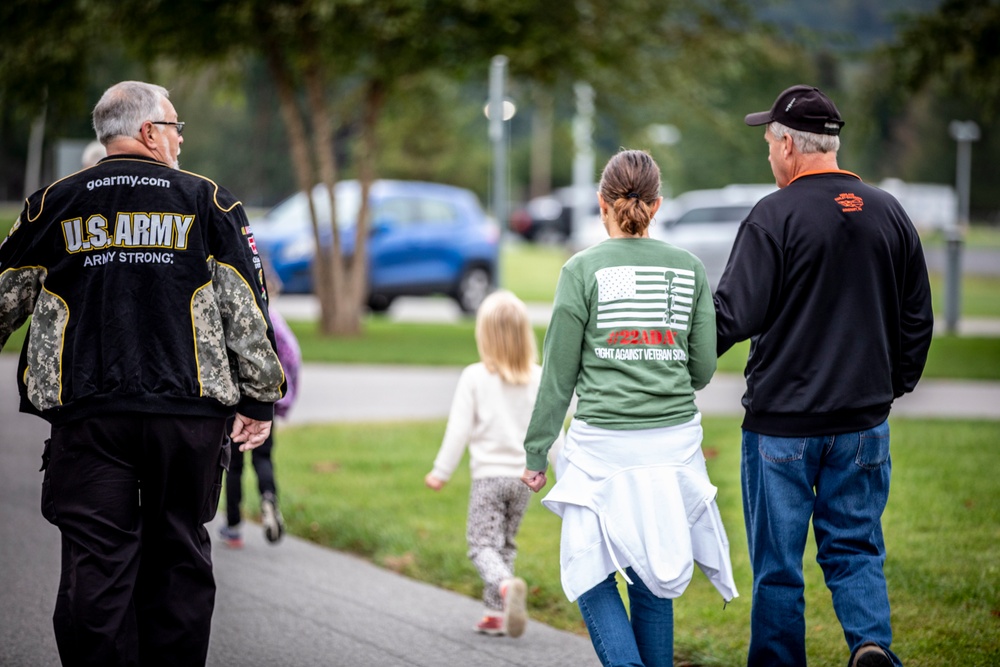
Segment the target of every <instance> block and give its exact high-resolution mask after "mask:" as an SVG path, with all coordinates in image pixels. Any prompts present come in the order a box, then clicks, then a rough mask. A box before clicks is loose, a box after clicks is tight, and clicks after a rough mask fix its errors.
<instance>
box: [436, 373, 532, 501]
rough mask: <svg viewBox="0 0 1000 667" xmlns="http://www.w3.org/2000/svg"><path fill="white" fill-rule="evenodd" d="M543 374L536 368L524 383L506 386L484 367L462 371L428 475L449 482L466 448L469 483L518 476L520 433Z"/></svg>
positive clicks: (521, 454)
mask: <svg viewBox="0 0 1000 667" xmlns="http://www.w3.org/2000/svg"><path fill="white" fill-rule="evenodd" d="M541 376H542V369H541V367H540V366H538V365H535V366H534V368H533V369H532V373H531V379H530V380H529V382H528V383H527V384H523V385H514V384H508V383H506V382H504V381H503V380H502V379H501V378H500V376H499V375H496V374H494V373H491V372H490V371H488V370H487V369H486V365H485V364H483V363H482V362H479V363H475V364H472V365H471V366H468V367H466V368H465V370H463V371H462V375H461V377H460V378H459V380H458V387H457V388H456V389H455V397H454V399H453V400H452V403H451V412H450V414H449V415H448V428H447V429H446V430H445V434H444V440H443V441H442V443H441V449H440V451H439V452H438V455H437V458H436V459H434V470H433V472H432V474H433V475H434V476H435V477H437V478H439V479H441V480H445V481H447V480H448V479H450V478H451V475H452V473H454V472H455V468H456V467H458V464H459V462H460V461H461V460H462V454H463V453H464V452H465V448H466V447H468V448H469V467H470V469H471V472H472V477H473V479H476V478H483V477H520V476H521V475H522V474H523V473H524V461H525V453H524V434H525V433H526V432H527V430H528V422H529V421H530V420H531V411H532V410H533V409H534V407H535V398H536V397H537V395H538V382H539V380H540V379H541Z"/></svg>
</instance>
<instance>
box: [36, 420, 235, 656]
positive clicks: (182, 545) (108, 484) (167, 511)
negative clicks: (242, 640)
mask: <svg viewBox="0 0 1000 667" xmlns="http://www.w3.org/2000/svg"><path fill="white" fill-rule="evenodd" d="M225 423H226V420H225V419H223V418H206V417H167V416H155V415H138V414H119V415H111V416H105V417H100V418H91V419H84V420H79V421H75V422H71V423H69V424H65V425H61V426H53V427H52V438H51V440H50V441H49V442H48V444H47V447H46V459H47V465H46V470H45V477H44V480H43V482H42V514H44V515H45V518H47V519H48V520H49V521H51V522H52V523H53V524H55V525H56V526H57V527H58V528H59V531H60V532H61V533H62V577H61V579H60V582H59V593H58V596H57V598H56V607H55V613H54V615H53V625H54V627H55V635H56V644H57V645H58V647H59V656H60V658H61V660H62V663H63V665H67V666H69V665H72V666H77V665H102V666H118V665H140V664H141V665H143V667H148V666H149V665H195V666H197V665H204V664H205V660H206V657H207V654H208V640H209V632H210V629H211V622H212V611H213V609H214V606H215V579H214V577H213V575H212V549H211V544H210V542H209V537H208V531H207V530H206V529H205V526H204V524H205V523H206V522H207V521H209V520H211V519H212V517H213V516H214V515H215V512H216V510H217V508H218V502H219V496H220V494H221V491H222V471H223V468H224V467H225V465H227V464H228V454H229V451H228V449H227V447H226V440H225Z"/></svg>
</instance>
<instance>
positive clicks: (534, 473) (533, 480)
mask: <svg viewBox="0 0 1000 667" xmlns="http://www.w3.org/2000/svg"><path fill="white" fill-rule="evenodd" d="M521 481H522V482H524V483H525V484H527V485H528V488H529V489H531V490H532V491H534V492H535V493H538V492H539V491H541V490H542V487H543V486H545V484H546V482H548V481H549V480H548V478H547V477H546V476H545V471H544V470H528V469H527V468H525V470H524V474H523V475H521Z"/></svg>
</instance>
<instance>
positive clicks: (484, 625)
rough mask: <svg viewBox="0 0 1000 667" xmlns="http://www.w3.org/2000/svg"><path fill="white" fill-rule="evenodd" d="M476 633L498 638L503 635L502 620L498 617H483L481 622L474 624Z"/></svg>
mask: <svg viewBox="0 0 1000 667" xmlns="http://www.w3.org/2000/svg"><path fill="white" fill-rule="evenodd" d="M476 632H479V633H481V634H484V635H493V636H494V637H500V636H502V635H504V634H505V633H504V627H503V618H502V617H500V616H483V618H482V620H480V621H479V622H478V623H476Z"/></svg>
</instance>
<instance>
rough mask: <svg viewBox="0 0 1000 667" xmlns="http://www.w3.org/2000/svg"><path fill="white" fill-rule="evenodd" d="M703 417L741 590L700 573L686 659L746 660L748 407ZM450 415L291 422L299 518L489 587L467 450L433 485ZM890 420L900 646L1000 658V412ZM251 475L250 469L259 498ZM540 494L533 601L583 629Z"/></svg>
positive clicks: (822, 622) (822, 617)
mask: <svg viewBox="0 0 1000 667" xmlns="http://www.w3.org/2000/svg"><path fill="white" fill-rule="evenodd" d="M704 426H705V441H704V449H705V452H706V455H707V457H708V458H709V473H710V475H711V477H712V481H713V483H714V484H715V485H716V486H718V487H719V489H720V495H719V505H720V509H721V511H722V515H723V520H724V523H725V526H726V529H727V531H728V533H729V538H730V541H731V544H732V550H731V553H732V560H733V566H734V572H735V576H736V582H737V586H738V587H739V589H740V591H741V597H740V598H739V599H737V600H735V601H734V602H733V603H731V604H730V605H729V606H728V608H726V609H725V610H723V604H722V598H721V597H720V596H719V594H718V593H717V592H716V591H715V589H714V588H713V587H712V586H711V584H709V583H708V580H707V579H706V578H705V577H704V576H703V575H702V574H701V573H700V572H697V573H696V574H695V579H694V581H693V582H692V584H691V586H690V587H689V588H688V590H687V592H685V594H684V595H683V596H682V597H681V598H680V599H679V600H678V601H677V603H676V605H675V614H676V643H677V655H678V662H679V664H680V660H681V658H683V659H685V660H689V661H691V664H694V665H733V666H735V665H739V664H743V662H744V660H745V650H746V644H747V638H748V632H749V611H750V594H751V573H750V568H749V564H748V558H747V554H746V539H745V534H744V531H743V516H742V509H741V500H740V486H739V484H740V482H739V456H740V453H739V420H738V419H734V418H706V419H705V421H704ZM444 427H445V423H444V421H440V420H437V421H430V422H412V423H403V422H397V423H378V424H357V425H330V426H308V427H280V426H279V431H278V433H277V443H278V445H277V447H276V449H275V454H274V458H275V462H276V469H277V473H278V483H279V488H280V493H281V497H282V507H283V512H284V515H285V519H286V520H287V521H288V525H289V529H290V531H291V533H293V534H295V535H297V536H300V537H305V538H308V539H310V540H312V541H315V542H317V543H319V544H322V545H324V546H328V547H333V548H337V549H342V550H347V551H350V552H353V553H356V554H359V555H362V556H365V557H367V558H369V559H371V560H372V561H374V562H375V563H377V564H379V565H380V566H383V567H387V568H390V569H393V570H395V571H398V572H401V573H402V574H405V575H406V576H409V577H413V578H416V579H420V580H423V581H427V582H430V583H433V584H435V585H438V586H443V587H446V588H450V589H452V590H455V591H458V592H460V593H463V594H465V595H468V596H471V597H478V596H479V595H480V591H481V589H480V582H479V578H478V576H477V574H476V572H475V569H474V568H473V567H472V565H471V563H469V561H468V559H467V558H466V555H465V552H466V544H465V516H466V507H467V502H468V491H469V475H468V469H467V463H466V462H465V461H463V463H462V465H461V466H460V467H459V470H458V471H457V472H456V474H455V476H454V477H453V479H452V481H451V482H450V483H449V484H448V485H446V486H445V488H444V489H443V490H442V491H441V492H440V493H434V492H432V491H430V490H429V489H427V488H425V487H424V485H423V476H424V475H425V474H426V473H427V472H428V471H429V470H430V468H431V464H432V462H433V460H434V456H435V454H436V453H437V449H438V447H439V446H440V442H441V437H442V435H443V433H444ZM892 429H893V444H892V448H893V450H892V456H893V489H892V497H891V498H890V501H889V507H888V509H887V511H886V514H885V520H884V526H885V535H886V542H887V545H888V554H889V557H888V561H887V564H886V574H887V578H888V582H889V591H890V597H891V599H892V604H893V621H894V625H895V633H896V643H895V645H894V648H895V649H896V651H897V653H899V655H900V656H901V657H902V659H903V661H904V662H905V663H906V664H907V665H910V666H911V667H925V666H926V667H930V666H932V665H934V666H938V665H952V664H955V665H957V664H962V665H983V666H986V665H995V664H1000V478H998V477H997V475H995V474H993V473H992V471H994V470H995V469H996V465H995V458H996V443H997V441H998V440H1000V423H996V422H965V421H937V420H927V421H916V420H906V419H893V420H892ZM253 484H254V481H253V476H252V475H248V476H246V479H245V485H246V492H247V493H248V494H251V495H249V496H248V497H251V498H252V497H254V496H253V495H252V494H253V493H255V491H254V490H253ZM540 498H541V496H540V495H539V496H534V497H533V499H532V503H531V506H530V508H529V511H528V514H527V516H526V518H525V521H524V524H523V527H522V529H521V533H520V536H519V538H518V543H519V557H518V562H517V571H518V574H519V575H520V576H523V577H524V578H525V579H526V580H527V581H528V582H529V587H530V590H531V596H530V611H531V615H532V616H533V617H534V618H536V619H538V620H541V621H544V622H546V623H549V624H551V625H553V626H556V627H559V628H564V629H568V630H571V631H574V632H578V633H584V632H585V631H584V629H583V626H582V624H581V621H580V616H579V612H578V610H577V608H576V607H575V606H574V605H571V604H569V603H568V602H567V601H566V599H565V596H564V595H563V593H562V589H561V587H560V583H559V520H558V517H556V516H555V515H554V514H552V513H550V512H548V511H547V510H545V508H544V507H542V506H541V504H540V502H539V501H540ZM810 543H811V539H810ZM805 571H806V580H807V584H806V589H807V594H806V597H807V628H808V646H809V664H810V665H812V666H813V667H825V666H828V667H840V666H841V665H843V664H845V663H846V660H847V653H846V648H845V647H844V643H843V635H842V633H841V631H840V626H839V624H838V622H837V619H836V617H835V616H834V613H833V610H832V606H831V604H830V598H829V593H828V592H827V591H826V589H825V587H824V585H823V578H822V573H821V571H820V570H819V567H818V566H817V565H816V563H815V550H814V547H813V546H812V545H811V544H810V546H809V547H808V549H807V554H806V557H805ZM470 621H471V619H470ZM685 664H686V663H685Z"/></svg>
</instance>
